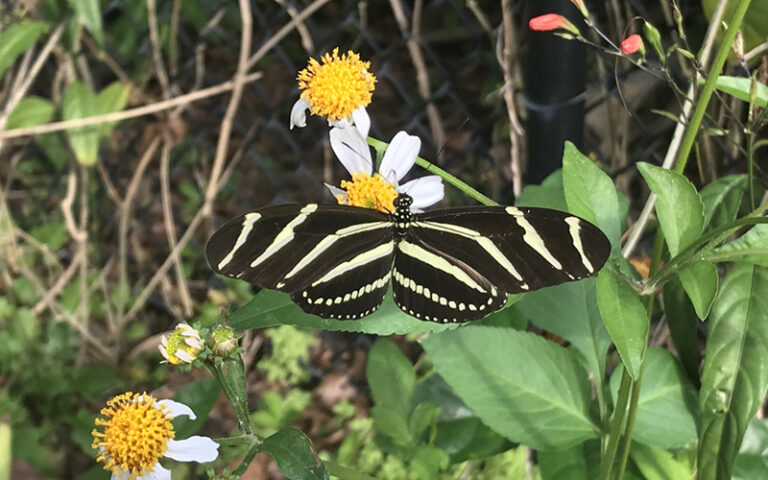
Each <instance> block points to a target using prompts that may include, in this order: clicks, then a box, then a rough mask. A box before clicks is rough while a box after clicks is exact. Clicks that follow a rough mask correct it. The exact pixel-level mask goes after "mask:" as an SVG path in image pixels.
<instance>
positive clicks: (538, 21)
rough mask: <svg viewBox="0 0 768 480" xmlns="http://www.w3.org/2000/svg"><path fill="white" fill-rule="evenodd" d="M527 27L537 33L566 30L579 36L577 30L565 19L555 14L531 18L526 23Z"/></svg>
mask: <svg viewBox="0 0 768 480" xmlns="http://www.w3.org/2000/svg"><path fill="white" fill-rule="evenodd" d="M528 27H529V28H530V29H531V30H535V31H537V32H550V31H552V30H568V31H569V32H571V33H573V34H574V35H578V34H579V29H578V28H576V26H575V25H574V24H572V23H571V22H569V21H568V19H567V18H565V17H563V16H562V15H558V14H556V13H547V14H544V15H539V16H538V17H533V18H532V19H530V20H529V21H528Z"/></svg>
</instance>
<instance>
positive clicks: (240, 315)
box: [230, 290, 457, 336]
mask: <svg viewBox="0 0 768 480" xmlns="http://www.w3.org/2000/svg"><path fill="white" fill-rule="evenodd" d="M230 323H231V325H232V327H233V328H235V329H237V330H248V329H250V328H265V327H275V326H278V325H294V326H296V327H303V328H314V329H318V330H339V331H343V332H362V333H372V334H374V335H381V336H387V335H392V334H398V335H404V334H406V333H425V332H436V331H440V330H446V329H452V328H456V327H457V325H456V324H443V323H435V322H424V321H421V320H416V319H415V318H413V317H411V316H409V315H406V314H405V313H403V312H402V311H401V310H400V309H399V308H397V305H395V302H394V300H392V293H391V291H390V292H387V296H386V297H385V298H384V303H383V304H382V305H381V307H379V309H378V310H376V311H375V312H373V313H372V314H370V315H368V316H366V317H363V318H361V319H360V320H331V319H327V318H320V317H318V316H316V315H311V314H309V313H306V312H304V311H303V310H302V309H301V308H300V307H299V306H298V305H296V304H295V303H293V301H291V297H290V295H288V294H287V293H283V292H278V291H275V290H262V291H261V292H259V293H258V294H256V296H255V297H253V299H252V300H251V301H250V302H248V303H247V304H246V305H245V306H243V307H240V308H239V309H237V310H236V311H235V312H234V313H233V314H232V315H231V317H230Z"/></svg>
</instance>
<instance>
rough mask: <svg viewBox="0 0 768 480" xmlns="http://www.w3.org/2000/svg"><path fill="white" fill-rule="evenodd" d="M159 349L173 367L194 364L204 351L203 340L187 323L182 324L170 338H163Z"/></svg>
mask: <svg viewBox="0 0 768 480" xmlns="http://www.w3.org/2000/svg"><path fill="white" fill-rule="evenodd" d="M158 349H159V350H160V354H161V355H162V356H163V358H165V360H166V361H167V362H168V363H170V364H171V365H179V364H181V363H192V362H193V361H194V360H195V358H197V354H198V353H200V350H202V349H203V340H202V339H201V338H200V333H199V332H198V331H197V330H195V329H194V328H192V327H190V326H189V325H188V324H186V323H180V324H178V325H177V326H176V329H175V330H174V331H173V333H171V335H170V336H169V337H166V336H165V335H163V336H162V338H161V339H160V345H159V346H158Z"/></svg>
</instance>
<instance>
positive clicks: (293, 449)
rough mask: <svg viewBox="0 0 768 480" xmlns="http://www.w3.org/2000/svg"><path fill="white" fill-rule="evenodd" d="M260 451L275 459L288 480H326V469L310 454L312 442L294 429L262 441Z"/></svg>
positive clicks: (283, 431) (288, 429)
mask: <svg viewBox="0 0 768 480" xmlns="http://www.w3.org/2000/svg"><path fill="white" fill-rule="evenodd" d="M261 449H262V450H263V451H265V452H267V453H269V454H270V455H272V458H274V459H275V463H277V468H279V469H280V472H281V473H282V474H283V475H285V476H286V477H288V479H289V480H328V478H329V476H328V469H327V468H326V466H325V465H323V463H322V462H320V460H318V459H317V457H316V456H315V454H314V453H313V452H312V442H310V441H309V438H307V436H306V435H304V434H303V433H302V432H301V431H300V430H297V429H295V428H286V429H285V430H280V431H279V432H277V433H276V434H274V435H272V436H271V437H267V438H266V439H264V443H262V445H261Z"/></svg>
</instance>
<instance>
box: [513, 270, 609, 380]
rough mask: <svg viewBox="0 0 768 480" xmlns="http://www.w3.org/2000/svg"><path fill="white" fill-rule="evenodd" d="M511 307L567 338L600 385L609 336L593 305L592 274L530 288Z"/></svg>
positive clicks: (548, 329)
mask: <svg viewBox="0 0 768 480" xmlns="http://www.w3.org/2000/svg"><path fill="white" fill-rule="evenodd" d="M511 308H513V309H516V310H519V311H520V312H522V313H523V314H524V315H525V316H526V317H527V318H528V319H529V320H530V322H531V323H533V324H534V325H536V326H537V327H539V328H542V329H544V330H546V331H548V332H551V333H554V334H555V335H558V336H560V337H562V338H564V339H566V340H568V341H569V342H571V345H573V347H574V348H575V349H576V350H578V351H579V353H580V354H581V356H582V358H583V359H584V363H585V365H586V367H587V370H588V371H589V372H590V373H591V374H592V376H593V378H594V379H595V380H596V382H597V385H598V386H600V385H602V381H603V377H604V375H605V356H606V354H607V353H608V348H609V347H610V346H611V337H609V336H608V331H607V330H606V329H605V325H603V320H602V318H601V317H600V311H599V310H598V308H597V295H596V293H595V279H594V278H585V279H583V280H579V281H578V282H569V283H564V284H562V285H557V286H554V287H549V288H543V289H541V290H536V291H534V292H530V293H528V294H526V295H523V298H522V299H521V300H520V301H519V302H518V303H517V304H515V305H514V306H513V307H511Z"/></svg>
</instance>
